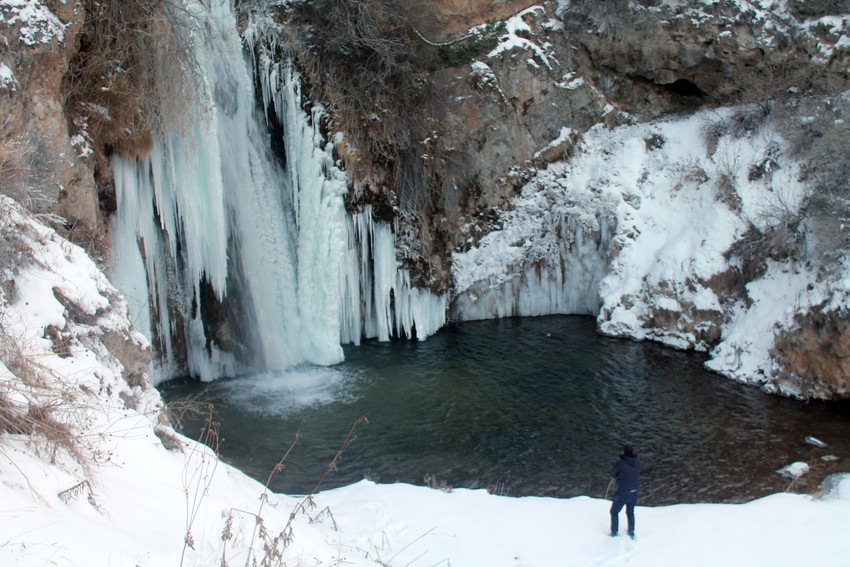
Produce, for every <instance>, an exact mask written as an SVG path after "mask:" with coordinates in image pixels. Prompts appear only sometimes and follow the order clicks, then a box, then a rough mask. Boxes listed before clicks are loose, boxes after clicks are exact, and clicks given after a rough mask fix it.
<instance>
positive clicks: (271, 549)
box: [221, 416, 369, 567]
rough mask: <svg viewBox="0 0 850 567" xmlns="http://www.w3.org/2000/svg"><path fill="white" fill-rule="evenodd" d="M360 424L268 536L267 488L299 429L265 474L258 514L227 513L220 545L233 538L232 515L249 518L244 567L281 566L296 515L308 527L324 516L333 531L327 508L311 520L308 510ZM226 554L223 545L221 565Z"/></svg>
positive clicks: (360, 420)
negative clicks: (257, 553)
mask: <svg viewBox="0 0 850 567" xmlns="http://www.w3.org/2000/svg"><path fill="white" fill-rule="evenodd" d="M364 423H369V420H368V419H367V418H366V417H365V416H361V417H360V418H358V419H357V420H356V421H355V422H354V424H353V425H352V426H351V429H350V430H349V431H348V434H347V435H346V436H345V439H344V440H343V442H342V444H341V445H340V447H339V449H338V450H337V452H336V454H335V455H334V457H333V459H331V462H330V463H329V464H328V466H327V467H326V468H325V471H324V473H323V474H322V477H321V478H320V479H319V481H318V482H317V483H316V485H315V486H314V487H313V489H312V490H311V491H310V493H309V494H308V495H307V496H305V497H304V498H303V499H301V500H300V501H299V502H298V503H297V504H296V505H295V507H294V508H293V509H292V511H291V512H290V514H289V519H288V520H287V522H286V525H285V526H284V527H283V529H281V530H280V531H279V532H277V534H276V535H274V536H272V534H271V533H269V531H268V528H266V525H265V521H264V519H263V516H262V512H263V508H264V507H265V504H266V502H267V501H268V496H269V490H268V488H269V485H270V484H271V481H272V479H273V478H274V476H275V475H277V474H278V473H280V472H281V471H282V470H283V468H284V465H285V463H286V460H287V459H288V458H289V456H290V454H291V453H292V451H293V449H294V448H295V445H296V444H297V443H298V441H300V439H301V428H300V427H299V429H298V431H297V432H296V433H295V437H294V439H293V441H292V443H291V444H290V446H289V448H288V449H287V450H286V452H285V453H284V454H283V456H282V457H281V459H280V460H279V461H278V462H277V464H276V465H275V466H274V468H273V469H272V471H271V472H270V473H269V476H268V478H267V480H266V484H265V486H264V488H263V493H262V495H260V506H259V508H258V510H257V511H256V512H249V511H247V510H241V509H238V508H231V509H230V513H229V514H228V516H227V520H226V521H225V526H224V528H223V529H222V532H221V540H222V541H224V542H227V541H230V540H231V539H232V538H233V515H234V514H235V513H238V514H246V515H248V516H253V517H254V520H255V525H254V531H253V533H252V534H251V542H250V545H249V547H248V555H247V556H246V558H245V567H250V566H252V565H258V564H259V565H261V566H263V567H271V566H272V565H283V552H284V551H285V550H286V547H287V546H288V545H289V544H290V543H291V542H292V539H293V535H294V532H293V527H292V524H293V522H294V521H295V518H296V517H297V515H298V514H299V512H300V513H303V514H305V515H307V516H308V518H310V522H311V523H312V522H315V521H318V520H319V519H320V518H322V517H325V516H327V517H329V518H330V520H331V522H332V523H333V526H334V529H336V527H337V526H336V520H334V518H333V514H331V511H330V510H329V509H328V508H325V509H323V510H321V511H320V512H319V513H318V514H317V515H316V516H313V517H311V516H310V514H309V512H308V510H313V509H315V507H316V505H315V501H314V500H313V496H315V495H316V493H317V492H319V490H320V489H321V487H322V485H323V484H324V482H325V480H327V478H328V476H329V475H330V474H331V472H333V471H335V470H336V467H337V463H338V462H339V460H340V459H341V458H342V455H343V453H345V451H346V449H348V447H349V446H350V445H351V443H352V442H353V441H354V439H355V436H354V433H355V431H356V430H357V428H358V427H359V426H360V425H362V424H364ZM258 536H259V538H260V539H261V540H262V542H263V557H262V558H260V562H259V563H257V558H256V557H254V544H255V543H256V540H257V537H258ZM226 551H227V546H226V544H225V546H224V550H223V551H222V556H221V565H226V564H227V561H226Z"/></svg>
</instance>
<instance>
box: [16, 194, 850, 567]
mask: <svg viewBox="0 0 850 567" xmlns="http://www.w3.org/2000/svg"><path fill="white" fill-rule="evenodd" d="M0 238H2V241H3V256H2V258H3V264H2V265H3V269H4V273H3V282H4V285H3V286H2V288H0V289H2V291H0V315H2V316H0V333H2V361H3V363H2V364H0V424H2V426H3V432H2V433H0V457H1V458H0V564H2V565H9V566H21V567H23V566H33V567H36V566H37V567H42V566H44V565H57V566H79V567H85V566H90V565H127V566H131V565H132V566H149V567H162V566H166V565H175V566H176V565H209V566H213V565H250V564H253V563H252V561H253V560H256V561H257V562H258V563H260V564H263V565H266V564H268V565H288V566H302V567H306V566H317V565H351V566H378V565H381V566H384V567H386V566H400V565H419V564H421V565H445V566H448V565H454V566H455V567H457V566H477V565H487V566H488V567H500V566H506V567H507V566H518V565H525V566H551V565H565V564H567V565H600V564H602V565H612V566H615V565H626V564H628V565H638V566H643V565H646V566H650V565H651V566H654V567H658V566H667V565H670V566H672V565H681V564H682V560H683V558H687V564H688V565H692V566H697V565H718V564H727V565H754V564H769V565H775V566H778V567H781V566H792V565H793V566H796V565H803V564H808V565H820V566H823V567H830V566H836V567H837V566H840V565H846V558H847V557H848V556H850V539H848V538H846V537H845V536H846V533H845V532H846V526H847V525H848V523H850V477H848V476H847V475H844V476H843V477H838V478H836V479H835V483H834V486H833V488H832V489H831V490H830V491H829V492H828V494H827V495H826V496H825V497H823V498H813V497H809V496H801V495H792V494H778V495H774V496H770V497H767V498H763V499H761V500H758V501H755V502H752V503H748V504H743V505H680V506H668V507H660V508H643V507H639V508H638V510H637V518H638V524H637V526H638V527H637V532H638V537H639V539H638V541H637V542H632V541H631V540H628V539H626V538H617V539H612V538H609V537H608V536H607V529H608V503H607V502H606V501H604V500H596V499H590V498H586V497H579V498H572V499H567V500H559V499H552V498H508V497H501V496H495V495H491V494H487V493H486V492H485V491H483V490H477V491H473V490H457V491H453V492H443V491H438V490H433V489H429V488H423V487H413V486H409V485H400V484H396V485H376V484H373V483H371V482H368V481H362V482H360V483H358V484H355V485H353V486H349V487H345V488H341V489H336V490H332V491H327V492H320V493H318V494H317V495H315V496H314V497H313V498H310V499H305V498H303V497H292V496H285V495H278V494H267V493H266V492H265V490H264V488H263V486H262V485H261V484H260V483H257V482H255V481H253V480H251V479H249V478H247V477H246V476H245V475H243V474H242V473H240V472H239V471H237V470H235V469H233V468H232V467H230V466H228V465H226V464H225V463H220V462H218V460H217V458H216V457H215V455H214V454H213V453H212V452H211V451H210V450H209V449H207V448H206V447H204V446H201V445H197V444H195V443H194V442H192V441H190V440H188V439H186V438H183V437H181V436H179V435H176V434H175V433H174V432H173V430H171V429H170V428H169V427H167V426H165V425H162V424H160V423H159V419H158V416H159V410H160V405H161V402H160V400H159V396H158V394H157V392H156V391H155V390H154V389H152V388H150V387H148V386H147V383H146V380H145V377H144V375H143V374H138V373H137V372H138V364H140V361H141V360H143V359H144V357H143V356H142V355H143V353H144V339H143V338H141V336H140V335H138V334H136V333H135V332H133V331H132V327H131V324H130V321H129V319H128V317H127V310H126V305H125V302H124V300H123V298H122V297H121V296H120V295H119V294H118V293H117V292H116V291H115V289H114V288H113V287H112V286H111V285H110V284H109V282H108V281H107V279H106V278H105V277H104V275H103V274H102V273H101V272H100V271H99V270H98V269H97V267H96V266H95V264H94V262H92V261H91V259H89V258H88V257H87V256H86V254H85V253H84V251H83V250H82V249H80V248H79V247H77V246H75V245H73V244H70V243H69V242H67V241H65V240H63V239H62V238H61V237H59V236H58V235H57V234H56V233H55V232H54V231H53V230H51V229H49V228H47V227H45V226H44V225H43V224H41V223H40V222H38V221H37V220H36V219H34V218H32V217H31V216H30V215H29V214H28V213H26V212H24V211H23V210H21V209H20V208H19V207H18V206H17V205H16V204H15V203H14V202H12V201H11V200H9V199H7V198H5V197H0ZM116 355H117V356H116ZM134 360H135V361H136V364H135V365H134V364H133V361H134ZM122 361H123V362H122ZM128 374H129V378H130V380H131V382H133V383H134V384H135V385H134V386H130V385H129V384H128V383H127V378H128ZM36 408H42V411H36ZM14 416H19V417H21V416H29V418H27V419H24V418H23V417H21V418H20V419H14ZM48 418H51V419H48ZM51 424H52V426H51V427H48V426H50V425H51ZM210 425H211V428H212V429H215V427H216V425H215V424H210ZM63 431H64V432H65V433H67V436H66V437H64V438H63V437H61V436H59V435H57V433H58V432H63ZM45 434H46V435H47V436H49V437H50V438H49V439H48V438H47V436H46V435H45ZM212 438H213V439H214V438H215V437H214V436H213V437H212ZM165 445H168V446H170V447H171V449H167V448H166V447H165ZM283 450H285V447H283V448H282V452H283ZM277 474H286V471H285V468H284V469H283V471H278V473H277ZM189 544H191V545H189Z"/></svg>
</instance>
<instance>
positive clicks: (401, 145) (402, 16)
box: [284, 0, 437, 173]
mask: <svg viewBox="0 0 850 567" xmlns="http://www.w3.org/2000/svg"><path fill="white" fill-rule="evenodd" d="M430 10H431V7H430V6H429V4H428V3H426V2H414V1H413V0H314V1H311V2H295V3H292V4H291V5H290V6H289V8H288V10H287V12H286V14H284V17H285V18H286V19H287V26H286V28H285V29H286V32H285V33H286V37H285V45H286V47H287V49H288V51H289V52H290V53H291V54H292V56H293V58H294V59H295V61H296V63H297V65H298V68H299V69H300V70H301V71H302V73H304V75H305V78H306V83H307V85H308V86H309V88H310V91H311V92H310V94H311V96H312V98H314V99H315V100H318V101H321V102H322V103H323V104H324V105H325V106H326V107H327V108H328V109H329V110H330V112H331V115H332V117H333V118H332V120H333V127H334V128H336V129H338V130H340V131H342V132H345V133H346V136H347V137H348V138H349V141H350V143H351V144H352V145H353V146H354V147H355V148H357V150H358V152H359V155H360V157H361V160H360V163H361V164H364V166H365V167H367V168H368V167H369V164H371V163H377V164H381V165H382V166H385V167H387V166H388V169H390V170H392V169H393V167H394V164H395V163H396V161H397V160H398V158H399V155H400V153H402V152H404V151H407V150H409V149H412V150H413V151H416V150H417V148H416V141H415V138H416V135H415V131H416V129H417V126H418V124H420V123H421V122H422V109H423V108H424V105H425V104H426V102H427V101H428V100H429V98H430V96H431V93H432V85H431V83H430V78H429V74H428V71H429V68H430V65H432V64H433V61H434V59H435V58H436V55H437V51H436V48H434V47H432V46H429V45H427V44H426V43H425V42H423V41H422V40H421V39H419V36H417V34H416V33H415V31H414V28H415V26H416V22H418V21H420V20H422V19H427V17H428V13H429V11H430ZM354 173H356V172H354Z"/></svg>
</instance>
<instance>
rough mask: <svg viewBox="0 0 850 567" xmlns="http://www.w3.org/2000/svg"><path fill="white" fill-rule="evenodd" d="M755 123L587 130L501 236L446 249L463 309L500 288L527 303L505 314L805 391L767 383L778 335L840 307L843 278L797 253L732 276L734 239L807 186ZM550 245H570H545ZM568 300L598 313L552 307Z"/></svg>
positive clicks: (768, 132) (775, 137) (708, 115)
mask: <svg viewBox="0 0 850 567" xmlns="http://www.w3.org/2000/svg"><path fill="white" fill-rule="evenodd" d="M760 113H761V114H760ZM763 115H764V113H763V111H761V110H759V109H758V108H737V109H720V110H714V111H707V112H700V113H696V114H693V115H690V116H684V117H679V118H674V119H669V120H663V121H654V122H649V123H641V124H633V125H626V126H621V127H617V128H614V129H609V128H606V127H604V126H602V125H599V126H596V127H594V128H593V129H591V130H590V131H589V132H587V133H586V134H585V135H584V137H583V138H582V140H581V141H580V142H579V143H577V144H576V147H577V151H576V152H575V156H574V157H573V158H572V159H571V160H570V161H568V162H561V163H555V164H552V165H550V166H549V167H548V168H547V169H545V170H543V171H540V172H538V173H537V175H536V176H535V177H534V178H533V179H532V180H531V181H530V182H529V183H527V184H526V185H525V187H524V188H523V190H522V193H521V195H520V196H518V197H517V198H515V199H514V200H513V202H512V204H513V209H512V210H511V211H509V212H507V213H505V214H504V215H503V217H502V226H503V227H502V229H501V230H499V231H496V232H493V233H491V234H489V235H487V236H486V237H484V238H483V239H482V240H481V242H480V243H479V244H478V246H477V247H475V248H473V249H472V250H470V251H467V252H464V253H462V254H456V255H455V257H454V260H455V261H454V273H453V281H454V283H455V286H456V291H457V293H458V295H459V299H458V300H457V302H458V304H459V305H466V304H477V305H482V304H484V305H486V304H487V303H488V302H492V303H501V304H502V305H504V303H505V302H504V299H503V297H504V296H505V293H506V292H505V290H506V289H507V290H511V293H513V294H514V295H515V296H516V297H517V298H518V299H517V300H516V301H514V304H515V305H518V306H526V307H525V308H524V309H517V310H516V311H515V312H511V313H507V314H508V315H534V314H539V313H564V312H566V313H593V314H597V313H598V324H599V329H600V331H601V332H603V333H606V334H610V335H617V336H626V337H631V338H634V339H638V340H644V339H651V340H657V341H660V342H663V343H665V344H668V345H670V346H673V347H676V348H689V349H696V350H702V351H709V350H710V353H711V357H712V359H711V361H710V363H709V367H710V368H712V369H713V370H716V371H718V372H720V373H723V374H725V375H727V376H730V377H732V378H735V379H737V380H740V381H743V382H748V383H753V384H759V385H764V386H765V388H766V389H768V390H770V391H774V392H776V391H779V392H781V393H783V394H786V395H800V392H799V390H797V389H795V388H794V387H793V386H792V385H789V384H785V383H783V382H782V381H781V380H779V379H777V377H776V372H775V361H774V357H773V356H772V353H771V350H772V349H773V347H774V341H775V338H776V336H777V335H778V334H779V333H780V332H781V331H783V330H785V329H788V328H789V327H790V326H791V325H792V323H793V321H794V317H795V316H796V315H798V314H802V313H805V312H806V311H808V310H810V309H812V308H813V307H815V306H819V305H823V304H824V302H825V301H827V300H829V299H830V298H833V299H834V301H833V303H835V302H837V303H838V304H840V303H841V298H843V297H845V296H846V294H847V286H846V278H839V279H838V280H837V281H830V282H828V283H826V282H824V281H821V278H819V277H818V274H817V269H816V268H814V267H813V266H812V264H811V263H802V262H799V261H795V260H794V259H793V258H789V259H786V260H767V261H766V270H765V272H764V273H763V274H761V275H760V276H759V277H757V278H756V279H754V280H753V281H749V282H748V281H746V280H744V279H743V278H742V277H741V276H740V274H739V272H740V267H741V266H740V262H739V259H738V258H736V257H735V256H734V255H733V254H731V253H730V250H731V249H732V248H733V245H735V244H736V243H737V242H739V241H741V240H742V239H744V238H745V236H746V234H747V231H748V230H750V229H751V227H753V226H755V227H757V228H758V229H761V230H764V231H767V230H769V228H770V225H771V223H776V222H778V220H781V219H779V216H780V215H781V214H782V213H783V212H788V213H791V214H794V213H795V212H796V211H797V210H798V209H799V208H800V206H801V203H803V200H804V198H805V197H806V194H807V191H809V187H808V186H807V185H806V184H805V183H804V182H803V181H802V180H803V179H804V178H805V175H804V167H805V163H803V161H802V160H801V159H800V157H799V156H798V155H796V154H795V153H794V152H793V151H791V150H789V148H788V143H787V141H786V140H785V139H784V138H783V136H782V134H781V132H780V130H779V128H778V126H777V123H776V122H775V121H773V120H768V119H766V118H764V116H763ZM754 116H755V118H756V119H755V120H753V117H754ZM564 227H568V228H567V229H566V230H565V229H564ZM603 227H606V228H603ZM570 231H572V234H570ZM607 231H610V232H611V234H606V232H607ZM588 232H590V233H591V234H593V235H595V238H593V239H588V238H587V237H586V236H585V237H584V238H583V235H584V234H586V233H588ZM564 234H566V235H567V236H566V237H565V236H564ZM559 238H560V239H561V240H562V242H563V241H567V242H568V245H567V246H563V245H562V246H560V247H558V246H552V245H551V242H552V241H553V240H554V241H557V240H558V239H559ZM587 240H590V243H589V244H588V243H587V242H586V241H587ZM588 259H590V260H592V261H588ZM581 260H583V263H582V262H580V261H581ZM564 273H574V274H575V273H578V274H581V275H582V277H578V278H576V277H573V278H572V279H564V278H559V277H558V276H561V275H562V274H564ZM554 280H558V281H557V285H556V286H552V285H549V287H548V288H546V287H545V286H542V285H541V282H547V281H550V282H551V281H554ZM588 282H598V284H599V285H598V286H593V285H588ZM744 286H746V287H744ZM541 289H542V292H541ZM594 294H598V299H597V298H596V297H594ZM570 295H578V296H580V297H583V298H585V299H584V301H585V304H586V305H590V306H592V305H593V303H594V301H598V305H599V309H598V311H596V310H592V309H587V308H583V307H584V306H583V305H582V306H579V307H578V308H577V307H575V306H573V307H571V308H567V309H563V308H562V306H561V305H560V304H558V303H557V302H556V301H555V299H562V298H564V297H569V296H570ZM494 297H495V299H493V298H494ZM529 305H530V306H531V307H530V308H529V307H527V306H529ZM468 312H471V309H469V308H466V311H461V312H460V315H461V317H462V318H464V317H463V315H464V314H465V313H468ZM491 315H492V314H491ZM497 315H504V313H498V314H497ZM468 318H475V317H468Z"/></svg>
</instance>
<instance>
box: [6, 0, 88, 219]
mask: <svg viewBox="0 0 850 567" xmlns="http://www.w3.org/2000/svg"><path fill="white" fill-rule="evenodd" d="M48 5H49V7H50V8H51V9H50V10H47V9H46V7H45V6H48ZM0 12H2V16H3V20H4V22H5V23H6V24H7V25H2V26H0V34H2V36H3V40H2V41H3V43H4V44H5V47H4V48H0V68H3V67H5V69H8V72H7V74H5V75H4V78H3V80H2V84H0V115H2V116H3V117H4V119H3V123H2V125H0V137H2V139H0V142H2V147H3V152H4V154H6V155H4V156H3V162H4V168H3V169H4V171H3V177H4V179H3V182H4V190H5V191H6V192H7V193H8V194H10V195H12V196H14V197H16V198H17V199H18V200H19V201H21V202H23V203H26V204H27V205H28V206H29V207H30V208H32V209H33V210H35V211H37V212H56V213H58V214H59V215H61V216H62V217H64V218H65V220H66V221H67V226H68V227H69V228H71V227H73V228H74V229H75V230H77V229H79V231H84V232H85V233H89V234H90V233H91V232H92V231H95V230H96V229H97V228H98V227H99V218H100V216H99V211H98V202H97V191H96V189H95V184H94V177H93V174H92V168H91V165H90V164H89V163H88V162H87V160H86V156H87V155H88V153H89V152H90V149H89V147H88V143H87V141H86V140H85V139H83V138H78V139H76V138H75V139H74V140H72V139H71V138H70V136H69V133H68V125H67V122H66V119H65V114H64V109H63V107H62V96H61V88H62V80H63V77H64V76H65V73H66V72H67V70H68V63H69V61H70V60H71V58H72V57H73V55H74V54H75V53H76V45H75V43H76V40H77V36H78V34H79V33H80V30H81V27H82V22H83V19H84V18H83V17H84V12H83V9H82V5H81V3H80V2H51V3H49V4H47V3H45V5H44V6H43V5H41V4H38V3H35V4H33V5H32V6H28V7H23V6H21V7H16V6H13V5H5V4H4V5H3V6H2V7H0ZM89 234H87V236H88V235H89Z"/></svg>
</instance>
